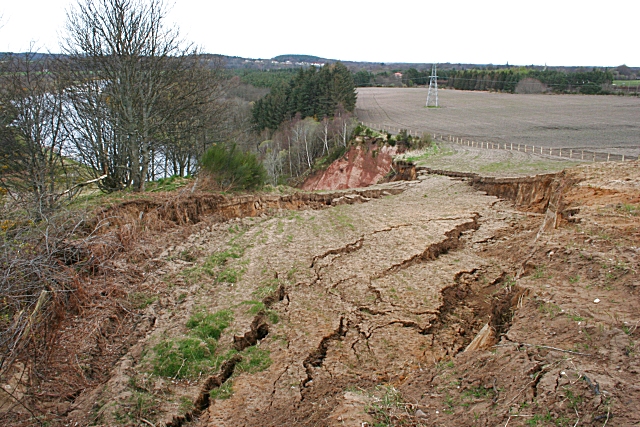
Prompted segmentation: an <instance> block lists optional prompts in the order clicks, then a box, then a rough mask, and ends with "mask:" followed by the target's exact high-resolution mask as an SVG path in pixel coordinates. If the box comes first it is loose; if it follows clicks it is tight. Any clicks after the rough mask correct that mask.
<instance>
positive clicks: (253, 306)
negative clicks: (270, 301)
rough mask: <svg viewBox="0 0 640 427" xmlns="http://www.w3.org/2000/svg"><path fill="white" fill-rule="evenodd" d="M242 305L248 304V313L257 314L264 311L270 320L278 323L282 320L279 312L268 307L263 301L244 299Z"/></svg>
mask: <svg viewBox="0 0 640 427" xmlns="http://www.w3.org/2000/svg"><path fill="white" fill-rule="evenodd" d="M240 304H241V305H248V306H249V308H248V309H247V313H249V314H253V315H256V314H258V313H260V312H262V313H264V314H265V315H266V316H267V318H268V319H269V321H270V322H271V323H273V324H276V323H278V322H279V321H280V317H279V316H278V312H277V311H275V310H271V309H268V308H267V307H266V306H265V305H264V303H263V302H262V301H256V300H249V301H243V302H241V303H240Z"/></svg>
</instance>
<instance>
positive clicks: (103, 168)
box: [63, 0, 212, 190]
mask: <svg viewBox="0 0 640 427" xmlns="http://www.w3.org/2000/svg"><path fill="white" fill-rule="evenodd" d="M165 17H166V7H165V4H164V2H163V1H162V0H149V1H143V0H79V3H78V4H77V5H76V6H75V7H74V8H72V9H71V10H69V11H68V12H67V26H66V30H67V36H66V38H65V40H64V42H63V51H64V53H66V54H67V55H69V57H70V58H71V61H70V63H69V64H68V65H69V68H68V69H69V70H70V76H71V79H70V84H73V88H72V90H70V91H69V93H70V94H71V97H70V100H71V104H72V105H73V109H74V110H75V112H76V114H74V115H72V116H71V117H73V118H75V119H76V120H75V121H74V125H73V126H72V130H73V131H74V135H75V136H76V138H75V139H74V141H75V145H76V148H77V151H78V154H79V155H80V156H81V157H82V158H83V160H84V161H85V162H86V163H88V164H92V165H94V167H95V168H96V170H95V174H96V175H100V174H103V173H106V174H107V175H108V177H107V179H106V180H104V181H103V182H102V185H103V188H104V189H106V190H119V189H122V188H126V187H133V188H134V189H135V190H143V189H144V185H145V182H146V181H147V178H148V173H149V170H150V164H151V161H152V157H153V155H154V152H156V151H157V150H160V149H161V147H162V143H163V142H164V143H165V149H166V147H167V145H166V143H167V142H168V141H167V140H166V137H167V135H169V134H171V133H172V132H176V131H177V127H178V128H179V127H180V125H179V123H180V122H179V119H180V117H185V116H187V115H188V114H189V113H190V112H192V111H193V108H197V105H196V104H198V103H205V102H209V101H210V98H211V93H212V91H211V90H210V89H211V86H209V89H208V90H206V91H205V92H206V95H205V96H199V95H198V94H199V91H200V90H202V86H198V85H197V84H195V83H196V82H198V81H199V82H202V80H198V79H195V80H194V79H192V77H193V76H194V74H193V73H194V70H195V69H197V68H199V67H200V66H201V65H200V63H199V61H198V59H197V51H196V49H195V48H193V47H191V46H188V45H187V46H185V44H184V43H183V42H182V40H181V39H180V36H179V33H178V31H177V30H176V29H175V28H173V27H172V28H168V27H166V26H165V25H164V22H165ZM192 83H193V84H192ZM89 116H92V117H89ZM89 119H90V120H89ZM101 123H102V124H101ZM163 138H165V140H164V141H163Z"/></svg>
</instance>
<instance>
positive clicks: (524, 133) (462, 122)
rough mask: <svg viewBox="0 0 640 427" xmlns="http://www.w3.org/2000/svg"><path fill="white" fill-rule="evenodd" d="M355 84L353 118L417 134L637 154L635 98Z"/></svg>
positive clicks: (639, 131)
mask: <svg viewBox="0 0 640 427" xmlns="http://www.w3.org/2000/svg"><path fill="white" fill-rule="evenodd" d="M438 95H439V105H440V107H441V108H426V107H425V103H426V100H427V89H424V88H358V103H357V106H356V114H357V116H358V120H360V121H363V122H366V123H375V124H378V125H380V126H382V125H384V126H386V127H392V128H394V129H396V130H397V129H409V130H413V131H416V132H418V133H422V132H427V133H437V134H443V135H449V134H451V135H454V136H459V137H465V138H471V139H476V140H485V141H493V142H501V143H505V142H506V143H513V144H523V145H524V144H527V145H530V146H531V145H534V146H543V147H554V148H567V149H575V150H578V149H590V150H597V151H603V152H609V153H617V154H625V155H632V156H638V155H640V139H639V137H638V135H640V99H639V98H637V97H619V96H586V95H517V94H505V93H490V92H472V91H457V90H451V89H447V90H440V91H439V92H438Z"/></svg>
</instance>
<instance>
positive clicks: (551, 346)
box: [5, 162, 640, 427]
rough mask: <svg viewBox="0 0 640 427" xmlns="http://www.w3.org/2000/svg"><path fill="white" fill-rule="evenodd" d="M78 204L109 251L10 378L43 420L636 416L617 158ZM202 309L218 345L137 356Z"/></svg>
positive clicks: (625, 167) (632, 194)
mask: <svg viewBox="0 0 640 427" xmlns="http://www.w3.org/2000/svg"><path fill="white" fill-rule="evenodd" d="M432 172H433V171H432ZM450 175H453V174H450ZM98 220H99V221H98V223H97V224H98V225H101V228H100V233H103V234H102V235H103V236H104V241H105V242H112V244H113V246H109V245H105V246H107V247H105V248H104V249H103V250H104V251H105V252H108V249H110V252H108V253H109V254H110V255H109V256H110V260H109V261H108V262H105V263H104V264H102V265H101V271H99V272H95V273H94V275H93V276H88V279H87V280H88V282H87V284H86V289H87V291H86V292H87V295H88V297H87V299H85V300H84V305H83V306H82V308H81V309H79V310H78V312H74V313H69V314H68V316H67V318H66V320H65V322H64V324H63V325H62V327H61V329H60V330H59V332H58V334H57V335H56V336H55V337H53V338H52V340H51V342H52V343H53V345H52V347H51V348H52V351H51V355H50V357H49V368H48V370H47V371H46V372H44V373H43V374H41V375H42V377H41V378H34V379H33V380H32V382H31V383H29V384H28V390H26V391H25V396H26V398H25V399H26V400H25V403H27V404H28V405H27V406H28V407H29V408H31V411H33V412H34V413H35V414H37V415H39V416H40V417H42V419H45V420H47V422H48V423H50V425H147V426H148V425H154V426H160V425H163V426H164V425H167V426H169V425H171V426H180V425H184V426H188V425H190V426H289V425H301V426H342V425H348V426H359V427H361V426H363V425H369V426H373V425H407V426H417V425H424V426H434V425H456V426H466V425H469V426H471V425H479V426H484V425H486V426H495V425H502V426H504V425H511V426H518V425H520V426H525V425H527V426H533V425H540V426H542V425H566V426H575V425H605V424H606V425H620V426H626V425H637V424H638V423H640V406H639V404H638V402H640V387H639V386H638V384H640V377H639V370H640V359H639V357H638V351H639V348H638V339H639V338H640V331H638V326H639V325H640V318H639V317H638V309H637V307H638V303H639V302H640V301H639V296H638V288H637V286H638V270H639V269H640V265H639V261H638V260H639V258H638V256H639V251H640V231H639V230H640V227H639V225H640V164H639V163H638V162H627V163H624V164H614V163H602V164H592V165H585V166H580V167H576V168H573V169H569V170H566V171H564V172H561V173H557V174H551V175H542V176H537V177H528V178H510V179H507V178H483V177H478V176H471V175H465V174H459V175H458V176H445V175H442V174H435V173H429V171H427V170H421V171H420V170H419V176H418V179H417V180H415V181H403V182H395V183H388V184H384V185H379V186H373V187H369V188H367V189H358V190H345V191H342V192H331V193H312V194H307V193H295V194H286V195H275V194H269V195H247V196H240V197H235V198H230V197H225V196H213V195H209V194H205V193H195V194H193V195H188V196H183V197H181V198H175V197H174V196H170V195H166V196H165V195H159V196H156V197H155V198H154V199H152V200H147V201H136V202H125V203H123V204H119V205H115V206H113V207H110V208H108V209H104V210H102V211H101V212H100V213H99V215H98ZM110 239H111V240H110ZM114 248H117V250H116V249H114ZM229 251H237V252H236V255H237V256H234V257H228V259H225V261H224V262H223V263H222V264H219V265H216V266H215V267H213V271H212V272H211V273H207V270H206V268H207V265H208V264H207V262H208V260H210V259H211V257H212V255H214V256H215V255H216V254H218V255H219V254H221V253H230V252H229ZM223 271H224V272H225V274H226V275H225V276H223V274H222V273H223ZM232 273H233V275H235V280H232V279H231V275H232ZM253 307H258V310H254V309H253ZM203 309H204V310H206V311H208V312H210V313H214V312H219V311H222V310H230V312H231V313H232V314H233V316H232V320H231V322H230V325H229V327H228V328H226V329H224V331H223V332H222V335H221V336H220V339H219V341H218V343H217V348H216V349H215V353H214V354H212V357H218V358H220V360H221V361H222V360H224V363H220V364H219V365H218V367H217V368H215V369H213V368H212V369H209V370H207V369H203V370H202V371H201V372H200V373H199V374H198V375H195V376H192V377H189V378H181V377H179V375H176V376H174V377H163V376H161V375H158V374H154V370H153V366H154V360H156V357H157V354H156V353H157V351H158V348H159V347H158V344H159V343H161V342H163V341H166V340H179V339H182V338H184V337H186V336H188V334H189V330H188V328H187V326H186V325H187V323H188V320H189V319H190V318H191V317H192V316H193V314H194V313H197V312H198V311H201V310H203ZM476 338H477V339H476ZM472 342H473V345H471V346H470V344H471V343H472ZM255 354H262V355H268V357H267V359H264V358H263V359H262V362H266V363H263V364H262V365H261V366H260V368H259V369H258V368H256V369H253V368H250V367H248V366H249V365H247V363H248V361H250V360H253V359H251V358H252V357H253V356H252V355H255ZM181 369H182V367H181ZM19 373H20V372H17V374H19ZM211 391H213V392H214V393H213V394H211V393H210V392H211ZM29 396H30V397H29ZM7 416H10V417H11V418H5V420H10V421H11V423H13V424H16V425H17V424H18V423H19V422H20V420H23V421H22V424H23V425H37V424H38V422H37V421H35V420H34V419H33V414H30V413H28V412H27V411H26V410H24V408H22V407H20V406H14V408H13V409H12V410H11V412H10V414H9V415H7ZM6 422H9V421H6Z"/></svg>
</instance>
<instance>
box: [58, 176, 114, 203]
mask: <svg viewBox="0 0 640 427" xmlns="http://www.w3.org/2000/svg"><path fill="white" fill-rule="evenodd" d="M106 177H107V175H106V174H105V175H102V176H101V177H98V178H95V179H91V180H89V181H85V182H81V183H79V184H76V185H74V186H73V187H71V188H69V189H68V190H65V191H63V192H62V193H60V194H58V197H62V196H64V195H65V194H67V193H71V192H72V191H73V190H75V189H76V188H81V187H84V186H85V185H89V184H93V183H94V182H98V181H100V180H103V179H105V178H106Z"/></svg>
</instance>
